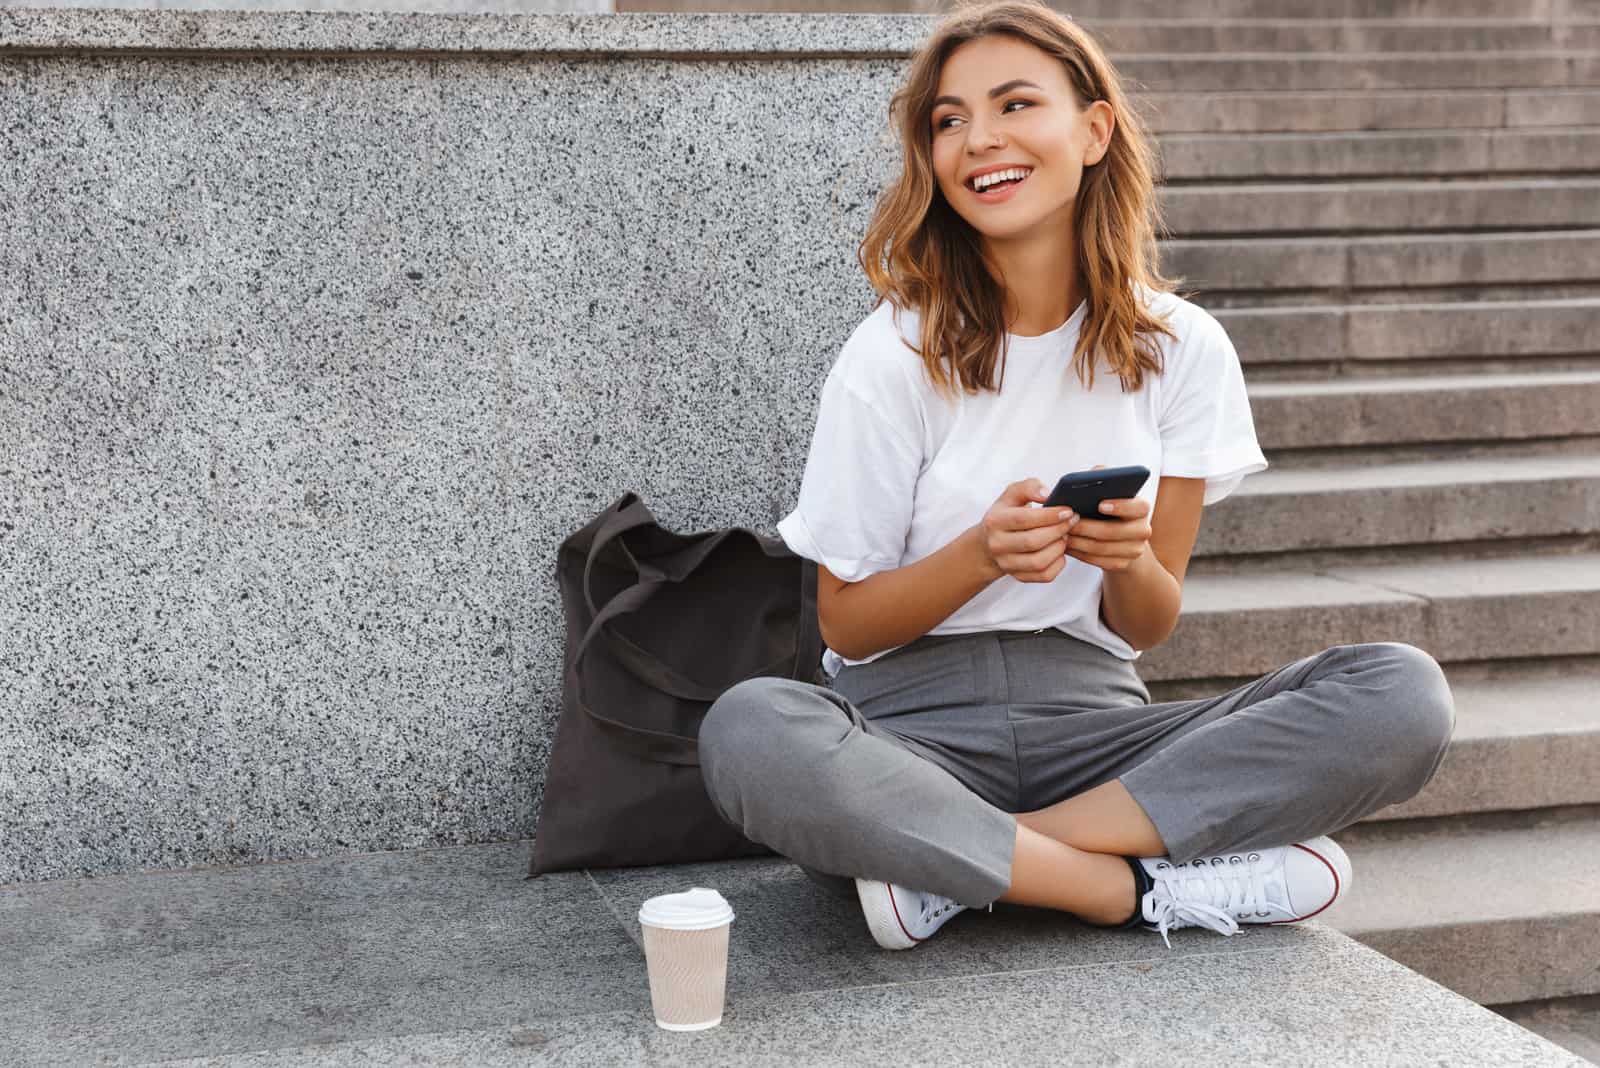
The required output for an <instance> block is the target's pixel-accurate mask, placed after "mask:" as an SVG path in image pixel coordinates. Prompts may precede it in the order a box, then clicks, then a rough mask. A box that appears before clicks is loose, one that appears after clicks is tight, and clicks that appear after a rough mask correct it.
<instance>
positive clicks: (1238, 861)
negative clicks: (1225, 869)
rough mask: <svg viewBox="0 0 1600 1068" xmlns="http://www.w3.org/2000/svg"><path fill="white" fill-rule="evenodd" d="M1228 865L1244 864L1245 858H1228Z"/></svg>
mask: <svg viewBox="0 0 1600 1068" xmlns="http://www.w3.org/2000/svg"><path fill="white" fill-rule="evenodd" d="M1228 863H1229V864H1243V863H1244V858H1243V857H1229V858H1228Z"/></svg>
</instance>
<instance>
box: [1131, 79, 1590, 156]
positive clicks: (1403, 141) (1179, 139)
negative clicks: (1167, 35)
mask: <svg viewBox="0 0 1600 1068" xmlns="http://www.w3.org/2000/svg"><path fill="white" fill-rule="evenodd" d="M1597 62H1600V61H1597ZM1160 151H1161V175H1162V177H1163V178H1165V179H1167V180H1168V181H1214V180H1218V179H1226V180H1242V179H1257V178H1344V177H1350V178H1355V177H1371V178H1389V177H1394V176H1397V175H1404V176H1406V177H1415V176H1417V175H1424V174H1435V175H1462V176H1467V177H1478V176H1482V175H1484V174H1502V173H1504V174H1518V175H1528V174H1556V173H1562V172H1567V171H1593V170H1596V169H1600V129H1596V128H1594V127H1592V126H1569V127H1549V128H1538V127H1527V128H1523V129H1515V130H1442V131H1425V130H1373V131H1371V132H1369V133H1364V132H1358V131H1351V132H1335V133H1280V134H1236V133H1225V134H1174V135H1170V136H1166V137H1163V138H1161V141H1160Z"/></svg>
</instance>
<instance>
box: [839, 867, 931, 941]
mask: <svg viewBox="0 0 1600 1068" xmlns="http://www.w3.org/2000/svg"><path fill="white" fill-rule="evenodd" d="M856 897H858V898H860V899H861V913H862V915H864V916H866V918H867V929H868V930H869V931H871V932H872V938H873V941H875V942H877V943H878V945H880V946H882V947H883V948H884V949H910V948H911V947H912V946H915V945H917V944H918V943H920V942H922V941H924V939H921V938H918V937H916V936H915V935H913V934H912V933H911V932H910V931H907V930H906V928H905V924H904V923H902V922H901V921H900V909H899V907H898V906H897V905H896V904H895V900H894V891H893V890H891V889H890V888H889V884H888V883H886V882H882V881H881V880H878V879H857V880H856Z"/></svg>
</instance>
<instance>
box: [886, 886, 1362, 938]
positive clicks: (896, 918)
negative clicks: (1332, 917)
mask: <svg viewBox="0 0 1600 1068" xmlns="http://www.w3.org/2000/svg"><path fill="white" fill-rule="evenodd" d="M1334 878H1335V879H1337V878H1338V876H1337V875H1336V876H1334ZM883 885H884V886H886V887H888V888H889V907H890V908H892V909H894V922H895V923H898V924H899V925H900V930H902V931H905V936H906V937H907V938H909V939H911V941H913V942H926V941H927V939H926V938H918V937H917V936H916V935H914V934H912V933H911V932H910V931H906V921H905V920H902V919H901V918H900V903H899V902H897V901H896V900H895V899H894V883H889V882H886V883H884V884H883Z"/></svg>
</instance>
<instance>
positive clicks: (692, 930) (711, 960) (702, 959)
mask: <svg viewBox="0 0 1600 1068" xmlns="http://www.w3.org/2000/svg"><path fill="white" fill-rule="evenodd" d="M732 923H733V908H732V906H730V905H729V904H728V902H727V901H726V900H724V899H723V897H722V895H721V894H719V893H717V892H716V891H715V890H712V889H709V888H707V887H704V886H697V887H695V888H694V889H693V890H685V891H684V892H683V893H681V894H662V895H661V896H660V897H653V898H651V899H650V900H649V901H646V902H645V903H644V904H643V905H642V906H640V908H639V929H640V931H641V932H642V933H643V935H644V959H645V967H646V968H647V969H648V971H649V973H650V1004H651V1007H652V1008H654V1009H655V1014H656V1023H657V1024H659V1025H660V1026H662V1027H665V1028H666V1029H667V1030H668V1031H703V1030H704V1029H706V1028H707V1027H715V1026H716V1025H717V1024H719V1023H721V1022H722V1003H723V998H724V996H725V994H726V993H727V985H728V928H729V925H730V924H732Z"/></svg>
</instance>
